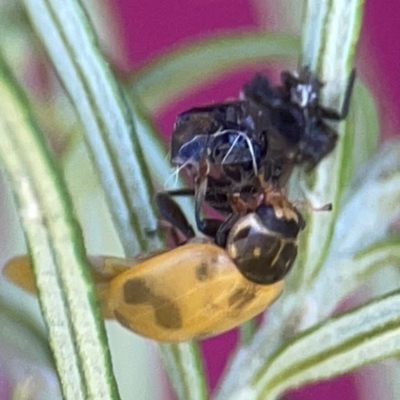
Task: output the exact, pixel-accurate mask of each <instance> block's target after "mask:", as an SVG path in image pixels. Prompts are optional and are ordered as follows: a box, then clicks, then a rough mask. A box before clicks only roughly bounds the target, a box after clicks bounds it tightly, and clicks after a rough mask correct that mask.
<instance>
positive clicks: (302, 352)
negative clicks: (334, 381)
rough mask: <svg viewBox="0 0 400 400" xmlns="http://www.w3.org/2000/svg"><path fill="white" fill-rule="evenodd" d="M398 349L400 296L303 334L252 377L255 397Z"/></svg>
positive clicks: (331, 374) (268, 396) (274, 395)
mask: <svg viewBox="0 0 400 400" xmlns="http://www.w3.org/2000/svg"><path fill="white" fill-rule="evenodd" d="M399 351H400V292H395V293H393V294H391V295H389V296H386V297H383V298H380V299H378V300H375V301H373V302H371V303H369V304H367V305H364V306H362V307H360V308H358V309H356V310H352V311H350V312H348V313H346V314H344V315H342V316H340V317H337V318H332V319H331V320H330V321H327V322H324V323H323V324H321V325H319V326H317V327H315V328H313V329H312V330H310V331H308V332H305V333H304V334H303V335H301V336H299V337H297V338H296V339H295V340H293V341H292V342H289V343H288V344H287V345H286V346H285V347H284V348H282V349H281V350H280V351H279V352H278V353H277V354H275V356H274V357H272V359H271V360H269V362H268V363H266V364H265V365H264V366H263V367H262V368H261V369H260V373H259V374H258V375H257V376H255V377H254V379H253V389H254V391H255V394H256V395H255V396H254V397H249V399H251V398H254V399H260V400H261V399H276V398H277V397H278V396H279V394H282V393H283V392H285V391H286V390H288V389H292V388H296V387H299V386H302V385H304V384H306V383H311V382H316V381H319V380H322V379H328V378H332V377H334V376H338V375H341V374H344V373H346V372H348V371H351V370H354V369H356V368H359V367H361V366H363V365H367V364H370V363H373V362H376V361H379V360H382V359H384V358H387V357H391V356H394V355H396V354H398V353H399Z"/></svg>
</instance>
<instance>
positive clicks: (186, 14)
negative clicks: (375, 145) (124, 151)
mask: <svg viewBox="0 0 400 400" xmlns="http://www.w3.org/2000/svg"><path fill="white" fill-rule="evenodd" d="M254 2H255V0H253V3H254ZM110 4H111V7H112V8H113V9H114V11H115V13H116V18H117V29H118V30H119V32H118V34H119V36H120V37H122V38H123V39H124V42H125V48H124V55H125V58H124V59H123V60H121V65H120V66H119V68H121V69H122V70H123V71H124V72H126V73H128V72H132V71H134V70H136V69H138V68H139V67H142V66H143V65H145V63H146V62H148V61H151V60H152V59H153V58H154V57H156V56H157V55H159V54H161V53H162V52H163V51H166V50H167V49H168V48H171V47H172V46H176V45H178V44H179V43H182V42H187V41H188V40H190V39H196V38H199V37H201V36H203V35H210V34H217V33H218V32H224V31H228V30H233V29H245V30H256V29H260V27H259V26H258V25H257V23H258V20H259V15H256V12H255V7H254V6H252V2H251V1H250V0H236V1H235V2H233V1H231V0H189V1H188V0H167V1H164V2H163V1H159V0H147V1H146V2H143V1H135V0H110ZM253 5H254V4H253ZM399 21H400V4H399V3H398V1H397V0H387V1H385V2H382V1H378V0H366V6H365V14H364V22H363V27H362V32H361V41H360V44H359V48H358V56H357V68H358V76H359V78H360V79H362V80H364V81H366V82H367V85H368V86H369V88H370V89H371V90H372V91H373V93H374V94H375V96H376V98H377V99H378V109H379V112H380V115H384V116H385V120H383V121H381V126H382V130H381V134H382V137H384V138H386V137H388V136H389V135H395V136H397V135H398V134H399V133H400V130H399V129H398V127H399V125H400V124H399V122H400V118H399V108H400V98H399V93H400V79H398V77H399V76H400V46H399V43H400V30H399V28H398V24H399ZM273 22H274V21H271V24H273ZM253 73H254V72H253V71H247V72H242V73H238V74H234V75H233V76H231V77H228V78H227V79H225V80H224V81H223V82H219V83H217V84H214V85H212V86H210V87H207V88H204V90H202V91H200V92H198V93H196V94H195V95H192V96H188V97H186V98H184V99H181V100H180V101H179V102H177V103H175V104H172V105H171V107H170V108H169V109H167V110H163V112H162V114H161V115H158V116H157V123H158V125H159V127H160V128H161V130H162V131H163V133H165V134H169V133H170V132H171V129H172V125H173V122H174V119H175V116H176V114H177V113H178V112H180V111H183V110H185V109H187V108H189V107H192V106H194V105H200V104H205V103H209V102H214V101H223V100H224V99H226V98H228V97H232V96H237V93H238V91H239V89H240V87H241V85H242V83H243V82H244V81H245V80H246V79H248V78H249V77H251V76H252V75H253ZM236 340H237V333H236V332H231V333H228V334H226V335H222V336H219V337H216V338H213V339H209V340H205V341H203V342H202V346H201V347H202V351H203V354H204V356H205V367H206V370H207V376H208V381H209V384H210V388H211V390H212V389H214V388H215V387H216V385H217V382H218V379H219V378H220V375H221V372H222V370H223V367H224V365H225V362H226V360H227V358H228V356H229V352H230V351H231V350H232V348H233V346H234V345H235V343H236ZM360 373H362V371H359V372H357V373H355V374H352V375H348V376H345V377H342V378H340V379H335V380H332V381H327V382H323V383H319V384H315V385H311V386H308V387H307V388H305V389H302V390H299V391H295V392H292V393H290V394H289V397H288V398H289V399H290V400H311V399H326V400H330V399H337V398H340V399H342V400H356V399H357V390H356V379H355V377H356V376H357V374H360Z"/></svg>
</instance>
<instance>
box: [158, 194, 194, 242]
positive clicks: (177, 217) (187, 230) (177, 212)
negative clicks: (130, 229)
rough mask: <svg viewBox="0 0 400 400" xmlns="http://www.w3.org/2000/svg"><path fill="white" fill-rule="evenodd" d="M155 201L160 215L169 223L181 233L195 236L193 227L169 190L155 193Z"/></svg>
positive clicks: (190, 236) (187, 236)
mask: <svg viewBox="0 0 400 400" xmlns="http://www.w3.org/2000/svg"><path fill="white" fill-rule="evenodd" d="M155 202H156V205H157V207H158V209H159V210H160V214H161V216H162V217H163V218H164V219H165V220H166V221H168V222H169V223H171V224H172V225H173V226H174V227H175V228H176V229H178V230H179V231H181V232H182V234H183V235H184V236H185V237H186V238H188V239H192V238H194V237H195V233H194V231H193V228H192V227H191V226H190V224H189V222H188V220H187V219H186V217H185V215H184V214H183V212H182V209H181V208H180V207H179V205H178V203H176V201H175V200H174V199H173V198H172V195H171V194H170V193H169V192H160V193H157V194H156V197H155Z"/></svg>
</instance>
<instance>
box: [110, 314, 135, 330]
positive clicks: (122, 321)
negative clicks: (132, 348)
mask: <svg viewBox="0 0 400 400" xmlns="http://www.w3.org/2000/svg"><path fill="white" fill-rule="evenodd" d="M114 315H115V319H116V320H117V321H118V322H119V323H120V324H121V325H122V326H124V327H125V328H127V329H129V330H131V324H130V323H129V321H128V320H127V319H126V318H125V317H124V316H123V315H122V314H120V313H119V312H118V311H117V310H115V311H114Z"/></svg>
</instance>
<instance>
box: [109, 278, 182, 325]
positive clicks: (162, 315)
mask: <svg viewBox="0 0 400 400" xmlns="http://www.w3.org/2000/svg"><path fill="white" fill-rule="evenodd" d="M124 301H125V303H127V304H131V305H138V304H149V305H150V306H151V307H152V308H153V311H154V319H155V323H156V324H157V325H159V326H161V327H163V328H165V329H179V328H181V327H182V317H181V314H180V312H179V308H178V307H177V306H176V305H175V304H174V303H173V302H172V301H171V300H169V299H167V298H166V297H163V296H158V295H156V294H155V293H154V292H153V291H152V290H151V289H150V288H149V287H148V286H147V285H146V282H145V280H144V279H130V280H128V281H127V282H125V284H124ZM115 316H116V318H117V319H118V320H119V321H120V322H121V324H122V325H124V326H127V327H129V323H127V321H126V320H125V319H124V317H122V316H121V315H120V314H118V316H117V312H115ZM126 324H128V325H126Z"/></svg>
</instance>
